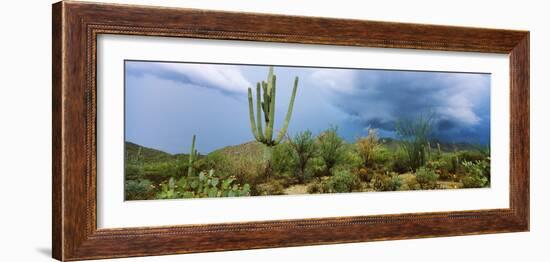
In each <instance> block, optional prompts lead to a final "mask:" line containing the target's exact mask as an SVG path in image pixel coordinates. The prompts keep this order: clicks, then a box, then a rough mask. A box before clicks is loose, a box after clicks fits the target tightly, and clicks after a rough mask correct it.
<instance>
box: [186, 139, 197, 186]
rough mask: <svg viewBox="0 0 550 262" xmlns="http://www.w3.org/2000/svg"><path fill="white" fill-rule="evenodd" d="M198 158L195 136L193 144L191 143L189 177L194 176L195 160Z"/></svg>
mask: <svg viewBox="0 0 550 262" xmlns="http://www.w3.org/2000/svg"><path fill="white" fill-rule="evenodd" d="M196 157H197V150H196V149H195V135H193V142H192V143H191V152H189V164H188V165H189V167H188V168H187V176H193V175H194V168H193V164H194V163H195V158H196Z"/></svg>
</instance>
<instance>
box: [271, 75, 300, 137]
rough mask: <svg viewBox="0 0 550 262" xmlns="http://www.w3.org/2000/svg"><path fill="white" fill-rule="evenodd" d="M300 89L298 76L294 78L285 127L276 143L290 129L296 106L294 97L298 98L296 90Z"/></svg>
mask: <svg viewBox="0 0 550 262" xmlns="http://www.w3.org/2000/svg"><path fill="white" fill-rule="evenodd" d="M297 89H298V77H296V78H294V88H293V89H292V96H291V97H290V103H289V104H288V110H287V111H286V116H285V123H284V124H283V128H281V130H280V131H279V135H278V136H277V140H275V144H279V143H280V142H281V140H283V137H284V136H285V133H286V130H287V129H288V123H290V118H291V117H292V109H293V108H294V99H295V98H296V90H297Z"/></svg>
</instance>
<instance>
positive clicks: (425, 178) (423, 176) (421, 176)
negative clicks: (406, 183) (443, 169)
mask: <svg viewBox="0 0 550 262" xmlns="http://www.w3.org/2000/svg"><path fill="white" fill-rule="evenodd" d="M437 179H439V175H438V174H437V173H436V172H435V171H434V170H433V169H430V168H426V167H420V168H418V169H417V170H416V181H417V182H418V183H419V184H420V187H421V188H422V189H435V188H436V187H437Z"/></svg>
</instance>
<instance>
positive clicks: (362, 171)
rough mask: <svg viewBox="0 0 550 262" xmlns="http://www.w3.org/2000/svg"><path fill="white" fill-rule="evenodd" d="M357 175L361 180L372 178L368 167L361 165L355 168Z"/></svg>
mask: <svg viewBox="0 0 550 262" xmlns="http://www.w3.org/2000/svg"><path fill="white" fill-rule="evenodd" d="M357 176H358V177H359V179H360V180H361V181H364V182H367V183H368V182H370V181H371V180H372V176H373V174H372V172H371V171H370V170H369V169H367V168H365V167H362V168H359V169H358V170H357Z"/></svg>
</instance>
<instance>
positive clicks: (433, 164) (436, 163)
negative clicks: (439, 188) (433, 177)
mask: <svg viewBox="0 0 550 262" xmlns="http://www.w3.org/2000/svg"><path fill="white" fill-rule="evenodd" d="M426 168H428V169H431V170H434V171H435V172H436V173H437V174H438V175H439V178H440V179H443V180H450V179H451V178H452V177H451V173H450V170H451V169H452V168H453V167H452V163H449V162H448V161H446V160H445V159H443V158H440V159H438V160H430V161H428V162H427V163H426Z"/></svg>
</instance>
